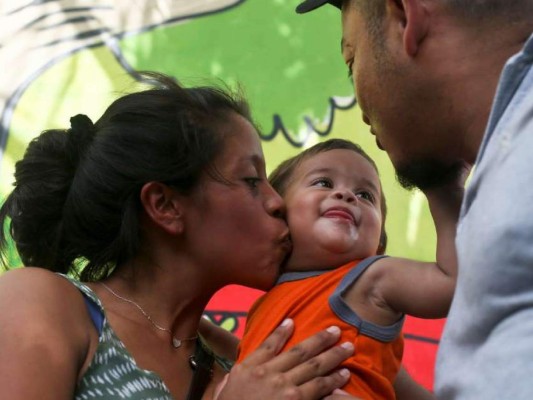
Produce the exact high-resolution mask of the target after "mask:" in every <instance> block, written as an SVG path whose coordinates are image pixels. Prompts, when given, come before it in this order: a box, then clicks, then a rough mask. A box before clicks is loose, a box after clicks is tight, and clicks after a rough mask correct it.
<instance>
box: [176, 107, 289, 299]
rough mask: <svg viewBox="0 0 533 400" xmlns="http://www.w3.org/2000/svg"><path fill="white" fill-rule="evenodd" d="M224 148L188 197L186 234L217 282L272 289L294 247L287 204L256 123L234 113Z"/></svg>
mask: <svg viewBox="0 0 533 400" xmlns="http://www.w3.org/2000/svg"><path fill="white" fill-rule="evenodd" d="M221 133H222V134H223V135H224V149H223V151H222V153H221V154H220V155H219V156H218V157H217V158H216V159H215V161H214V166H215V168H216V169H217V170H218V171H219V173H220V174H221V175H222V177H223V178H224V179H225V180H227V181H228V182H218V181H216V180H215V179H213V178H212V177H210V176H208V174H204V176H203V177H202V178H201V180H200V184H199V186H198V187H197V188H196V189H195V190H194V191H193V193H192V194H191V195H190V196H189V197H188V205H187V211H186V225H185V235H186V240H188V246H189V248H190V249H191V250H192V251H194V252H195V256H196V257H197V259H199V260H200V263H201V265H202V267H203V268H205V271H206V272H207V273H208V275H207V276H206V279H209V281H210V282H213V284H215V285H221V286H222V285H227V284H240V285H246V286H250V287H254V288H258V289H263V290H265V289H268V288H270V287H271V286H272V285H273V283H274V282H275V280H276V278H277V276H278V274H279V269H280V265H281V263H282V261H283V260H284V258H285V257H286V255H287V253H288V251H289V250H290V242H289V240H288V238H289V236H288V234H289V231H288V228H287V225H286V223H285V220H284V219H283V217H284V204H283V200H282V199H281V197H280V196H279V195H278V194H277V193H276V191H275V190H274V189H273V188H272V187H271V186H270V184H269V183H268V180H267V176H266V171H265V160H264V157H263V151H262V149H261V144H260V142H259V138H258V135H257V132H256V130H255V128H254V127H253V125H252V124H251V123H250V122H249V121H247V120H246V119H245V118H243V117H242V116H240V115H238V114H232V115H231V117H230V119H229V121H228V122H227V123H226V124H225V125H224V126H223V127H222V129H221Z"/></svg>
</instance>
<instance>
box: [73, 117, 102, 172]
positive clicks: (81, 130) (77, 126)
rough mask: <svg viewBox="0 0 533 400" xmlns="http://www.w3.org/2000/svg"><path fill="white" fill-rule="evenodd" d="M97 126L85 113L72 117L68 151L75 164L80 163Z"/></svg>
mask: <svg viewBox="0 0 533 400" xmlns="http://www.w3.org/2000/svg"><path fill="white" fill-rule="evenodd" d="M95 132H96V128H95V126H94V124H93V122H92V121H91V119H90V118H89V117H88V116H87V115H85V114H78V115H75V116H74V117H72V118H70V129H69V136H68V152H69V155H70V157H71V158H72V160H73V162H74V164H76V165H77V164H78V163H79V161H80V159H81V157H82V156H83V154H85V152H86V151H87V148H88V147H89V146H90V144H91V143H92V141H93V139H94V135H95Z"/></svg>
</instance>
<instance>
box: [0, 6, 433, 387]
mask: <svg viewBox="0 0 533 400" xmlns="http://www.w3.org/2000/svg"><path fill="white" fill-rule="evenodd" d="M297 3H298V0H16V1H13V0H0V13H1V16H0V18H1V23H0V65H1V67H0V88H1V89H0V198H2V197H3V196H5V195H6V193H8V191H9V190H10V188H11V184H12V175H13V171H14V163H15V162H16V160H18V159H19V158H21V157H22V154H23V151H24V149H25V147H26V145H27V143H28V142H29V141H30V140H31V139H32V138H33V137H35V136H36V135H37V134H39V133H40V132H41V131H42V130H44V129H47V128H64V127H68V121H69V118H70V116H73V115H75V114H78V113H85V114H87V115H88V116H90V117H91V118H92V119H94V120H95V119H97V118H98V117H99V116H100V115H101V113H102V112H103V110H104V109H105V107H106V105H107V104H109V102H110V101H111V100H112V99H113V98H115V97H117V96H118V95H120V94H122V93H125V92H127V91H128V90H131V89H133V88H134V84H135V81H136V76H137V75H136V72H135V71H139V70H157V71H160V72H164V73H167V74H171V75H173V76H175V77H177V78H178V79H179V80H180V81H182V82H183V83H184V84H186V85H188V84H191V85H192V84H201V83H210V82H216V81H217V80H220V79H221V80H223V81H224V82H227V83H228V84H230V85H237V84H238V85H240V86H242V88H243V89H244V91H245V93H246V95H247V97H248V98H249V100H250V102H251V104H252V109H253V113H254V116H255V119H256V120H257V122H258V124H259V125H260V127H261V138H262V140H263V147H264V150H265V155H266V158H267V163H268V165H267V168H268V170H269V171H270V170H272V169H273V168H274V167H275V166H276V165H277V164H278V163H279V162H281V161H282V160H284V159H285V158H287V157H289V156H292V155H294V154H296V153H297V152H298V151H299V150H301V149H302V148H305V147H307V146H309V145H312V144H314V143H316V142H318V141H321V140H323V139H324V138H328V137H343V138H347V139H350V140H353V141H356V142H358V143H359V144H361V145H362V146H363V148H365V150H367V151H368V153H369V154H370V156H371V157H373V158H374V159H375V160H376V162H377V164H378V166H379V168H380V171H381V176H382V180H383V185H384V190H385V194H386V196H387V198H388V204H389V210H390V211H389V217H388V221H387V230H388V233H389V248H388V253H389V254H391V255H395V256H403V257H414V258H418V259H424V260H431V259H433V258H434V254H435V233H434V229H433V225H432V222H431V217H430V214H429V211H428V208H427V204H426V202H425V200H424V197H423V196H422V195H421V194H420V193H417V192H413V193H408V192H406V191H404V190H403V189H401V188H400V187H399V185H398V184H397V183H396V182H395V177H394V172H393V170H392V167H391V165H390V161H389V160H388V158H387V156H386V154H385V153H383V152H381V151H380V150H378V149H377V147H376V145H375V143H374V139H373V137H372V136H371V135H370V134H369V133H368V130H367V128H366V127H365V125H364V124H363V123H362V121H361V118H360V111H359V109H358V107H357V104H356V101H355V100H354V98H353V90H352V84H351V82H350V81H349V79H348V78H347V77H346V68H345V67H344V65H343V62H342V59H341V56H340V46H339V42H340V23H339V20H340V15H339V13H338V11H337V10H336V9H334V8H333V7H329V8H328V7H325V8H324V9H323V10H321V12H316V13H311V14H310V15H306V16H299V15H297V14H295V12H294V8H295V7H296V5H297ZM11 261H12V263H13V264H17V263H19V261H18V259H17V256H16V253H15V252H14V251H13V252H12V255H11ZM258 295H260V292H258V291H255V290H251V289H245V288H241V287H229V288H226V289H224V290H223V291H222V292H221V293H219V294H217V296H216V297H215V298H214V299H213V300H212V301H211V303H210V305H209V308H208V310H207V315H208V316H210V317H211V318H212V319H213V320H214V321H216V322H217V323H219V324H221V325H222V326H224V327H225V328H227V329H229V330H231V331H233V332H235V333H236V334H237V335H240V334H241V333H242V330H243V327H244V323H245V318H246V311H247V309H248V308H249V306H250V305H251V303H252V302H253V300H254V299H255V298H257V296H258ZM442 325H443V320H438V321H422V320H418V319H414V318H409V319H408V321H407V323H406V325H405V333H406V337H407V342H406V350H405V358H404V359H405V364H406V366H407V369H408V370H409V371H410V372H411V373H412V375H413V376H414V377H415V378H416V379H417V380H418V381H419V382H421V383H422V384H424V385H425V386H426V387H428V388H431V387H432V383H433V364H434V361H435V351H436V347H437V344H438V340H439V337H440V333H441V330H442Z"/></svg>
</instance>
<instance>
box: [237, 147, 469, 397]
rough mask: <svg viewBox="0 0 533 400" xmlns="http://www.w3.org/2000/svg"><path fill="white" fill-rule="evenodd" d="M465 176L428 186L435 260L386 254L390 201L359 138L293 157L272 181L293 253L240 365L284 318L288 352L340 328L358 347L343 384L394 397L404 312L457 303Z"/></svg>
mask: <svg viewBox="0 0 533 400" xmlns="http://www.w3.org/2000/svg"><path fill="white" fill-rule="evenodd" d="M465 172H466V168H465ZM464 175H465V176H466V174H464ZM465 176H460V177H457V179H456V181H454V182H451V183H450V184H449V185H448V186H446V187H439V188H434V189H431V190H429V189H428V190H426V191H425V195H426V197H427V198H428V201H429V206H430V210H431V214H432V217H433V220H434V222H435V226H436V230H437V257H436V258H437V262H436V263H430V262H421V261H413V260H407V259H402V258H394V257H387V256H384V255H383V254H384V252H385V248H386V243H387V236H386V233H385V217H386V205H385V198H384V196H383V193H382V189H381V183H380V180H379V176H378V171H377V168H376V165H375V163H374V162H373V161H372V159H371V158H370V157H369V156H368V155H367V154H366V153H365V152H364V151H363V150H362V149H361V148H360V147H359V146H358V145H356V144H354V143H351V142H349V141H345V140H342V139H331V140H328V141H326V142H323V143H319V144H317V145H315V146H313V147H311V148H309V149H307V150H305V151H303V152H302V153H300V154H299V155H297V156H295V157H293V158H291V159H288V160H286V161H284V162H283V163H282V164H281V165H280V166H279V167H278V168H277V169H276V170H275V171H274V172H273V173H272V174H271V176H270V178H269V179H270V181H271V183H272V185H273V186H274V188H275V189H276V190H277V191H278V192H279V193H280V194H281V195H282V197H283V198H284V200H285V202H286V205H287V220H288V224H289V229H290V231H291V237H292V241H293V251H292V254H291V255H290V257H289V259H288V260H287V263H286V266H285V269H284V273H283V274H282V275H281V277H280V278H279V280H278V282H277V283H276V286H275V287H274V288H273V289H271V290H270V291H269V292H267V293H266V294H265V295H264V296H262V297H261V298H260V299H259V300H258V301H257V302H256V303H255V304H254V306H253V307H252V309H251V310H250V313H249V315H248V321H247V325H246V330H245V334H244V337H243V339H242V341H241V344H240V347H239V358H238V362H239V361H241V360H242V359H244V358H245V357H246V356H247V355H248V354H250V352H252V351H253V350H254V349H256V348H257V347H258V346H259V344H260V343H262V342H263V340H264V339H265V338H266V337H267V335H268V334H269V333H270V332H272V331H273V330H274V329H275V327H277V326H278V325H279V324H280V323H281V321H283V320H284V319H285V318H292V319H293V320H294V322H295V332H294V335H293V336H292V338H291V340H290V341H289V342H288V343H287V344H286V346H285V349H287V348H289V347H291V346H292V345H293V344H295V343H297V342H298V341H300V340H302V339H303V338H305V337H307V336H309V335H310V334H311V333H314V332H317V331H318V330H320V329H323V328H326V327H328V326H331V325H336V326H339V327H340V328H341V330H342V338H341V341H350V342H352V343H353V344H354V345H355V355H354V356H353V357H352V358H351V359H349V360H347V361H345V362H344V363H343V365H342V366H343V367H345V368H348V369H349V370H350V371H351V378H350V381H349V383H348V384H347V385H346V386H345V387H344V388H343V389H344V390H346V391H347V392H349V393H350V394H352V395H354V396H356V397H359V398H361V399H373V400H375V399H394V398H395V396H394V388H393V384H394V380H395V378H396V375H397V373H398V371H399V368H400V365H401V358H402V352H403V336H402V334H401V329H402V324H403V321H404V318H405V314H410V315H413V316H416V317H420V318H443V317H445V316H446V314H447V312H448V308H449V306H450V303H451V300H452V296H453V292H454V288H455V282H456V274H457V260H456V255H455V247H454V237H455V228H456V221H457V217H458V214H459V208H460V204H461V199H462V194H463V184H464V178H465Z"/></svg>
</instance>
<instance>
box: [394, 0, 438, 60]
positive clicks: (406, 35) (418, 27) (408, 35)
mask: <svg viewBox="0 0 533 400" xmlns="http://www.w3.org/2000/svg"><path fill="white" fill-rule="evenodd" d="M389 7H390V10H391V12H392V16H393V17H394V18H395V20H396V21H397V23H398V24H399V25H400V29H401V31H402V32H401V34H402V38H403V47H404V49H405V52H406V53H407V55H408V56H410V57H414V56H416V54H417V53H418V51H419V49H420V46H421V44H422V43H423V41H424V39H425V38H426V36H427V34H428V29H429V13H428V10H427V8H426V4H425V2H424V0H389Z"/></svg>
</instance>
